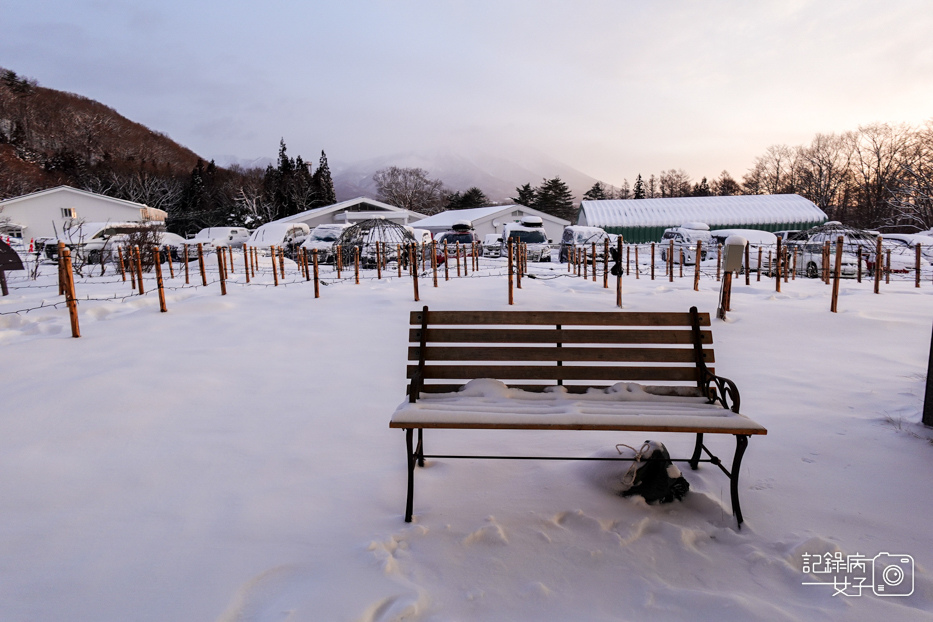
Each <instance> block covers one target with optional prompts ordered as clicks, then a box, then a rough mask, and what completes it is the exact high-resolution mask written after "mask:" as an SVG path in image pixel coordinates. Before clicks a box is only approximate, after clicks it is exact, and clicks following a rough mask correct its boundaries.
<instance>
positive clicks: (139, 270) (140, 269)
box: [133, 246, 146, 296]
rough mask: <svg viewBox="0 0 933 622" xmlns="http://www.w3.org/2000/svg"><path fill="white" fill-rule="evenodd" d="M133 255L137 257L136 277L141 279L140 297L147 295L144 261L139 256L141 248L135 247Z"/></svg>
mask: <svg viewBox="0 0 933 622" xmlns="http://www.w3.org/2000/svg"><path fill="white" fill-rule="evenodd" d="M133 253H134V254H135V255H136V277H137V278H138V279H139V283H138V285H139V295H140V296H142V295H143V294H145V293H146V290H145V288H144V287H143V260H142V258H140V256H139V247H138V246H134V247H133Z"/></svg>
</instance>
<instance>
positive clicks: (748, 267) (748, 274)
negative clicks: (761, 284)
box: [745, 244, 752, 287]
mask: <svg viewBox="0 0 933 622" xmlns="http://www.w3.org/2000/svg"><path fill="white" fill-rule="evenodd" d="M749 246H751V245H750V244H746V245H745V285H746V287H747V286H749V285H751V284H752V262H751V257H750V255H749V250H748V247H749Z"/></svg>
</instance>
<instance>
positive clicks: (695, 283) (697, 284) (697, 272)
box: [693, 240, 703, 292]
mask: <svg viewBox="0 0 933 622" xmlns="http://www.w3.org/2000/svg"><path fill="white" fill-rule="evenodd" d="M702 256H703V241H702V240H697V254H696V258H695V259H696V261H694V262H693V263H694V265H695V266H696V270H694V272H693V291H695V292H698V291H700V258H701V257H702Z"/></svg>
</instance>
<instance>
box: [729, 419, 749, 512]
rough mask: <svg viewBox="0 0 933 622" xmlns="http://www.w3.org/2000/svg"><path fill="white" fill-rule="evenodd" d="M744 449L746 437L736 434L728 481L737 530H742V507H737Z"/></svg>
mask: <svg viewBox="0 0 933 622" xmlns="http://www.w3.org/2000/svg"><path fill="white" fill-rule="evenodd" d="M746 447H748V437H747V436H744V435H742V434H736V435H735V457H734V458H733V459H732V474H731V475H730V476H729V479H730V480H731V486H730V488H731V492H732V514H733V515H734V516H735V519H736V520H737V521H738V526H739V529H741V528H742V506H741V505H739V469H740V468H741V467H742V455H743V454H744V453H745V448H746Z"/></svg>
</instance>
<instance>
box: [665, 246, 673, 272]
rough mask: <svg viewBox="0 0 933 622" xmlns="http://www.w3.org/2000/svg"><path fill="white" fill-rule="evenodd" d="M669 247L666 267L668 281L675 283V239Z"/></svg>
mask: <svg viewBox="0 0 933 622" xmlns="http://www.w3.org/2000/svg"><path fill="white" fill-rule="evenodd" d="M668 247H669V248H668V251H667V265H666V266H665V269H666V270H667V275H668V281H669V282H670V283H673V282H674V239H673V238H671V240H670V242H669V244H668Z"/></svg>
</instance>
